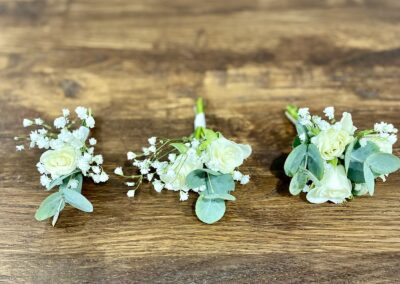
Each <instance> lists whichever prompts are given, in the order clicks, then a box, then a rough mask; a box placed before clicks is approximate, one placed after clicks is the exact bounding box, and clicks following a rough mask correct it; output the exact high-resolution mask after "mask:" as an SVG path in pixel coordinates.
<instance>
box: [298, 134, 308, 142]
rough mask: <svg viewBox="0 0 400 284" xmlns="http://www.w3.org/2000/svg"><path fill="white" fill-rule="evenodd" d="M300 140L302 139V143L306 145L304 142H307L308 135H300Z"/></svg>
mask: <svg viewBox="0 0 400 284" xmlns="http://www.w3.org/2000/svg"><path fill="white" fill-rule="evenodd" d="M299 139H300V141H301V142H302V143H304V142H305V141H306V134H305V133H301V134H300V135H299Z"/></svg>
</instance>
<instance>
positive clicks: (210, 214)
mask: <svg viewBox="0 0 400 284" xmlns="http://www.w3.org/2000/svg"><path fill="white" fill-rule="evenodd" d="M225 210H226V206H225V201H224V200H222V199H206V198H204V196H203V195H200V196H199V198H198V199H197V202H196V209H195V211H196V215H197V218H199V219H200V221H202V222H204V223H206V224H213V223H215V222H217V221H218V220H220V219H221V218H222V217H223V216H224V214H225Z"/></svg>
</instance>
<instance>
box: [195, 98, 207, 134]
mask: <svg viewBox="0 0 400 284" xmlns="http://www.w3.org/2000/svg"><path fill="white" fill-rule="evenodd" d="M195 111H196V118H195V131H194V137H195V138H196V139H200V138H201V133H202V131H203V128H204V127H205V113H204V102H203V98H201V97H200V98H198V99H197V101H196V108H195Z"/></svg>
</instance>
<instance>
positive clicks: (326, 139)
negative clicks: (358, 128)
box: [311, 128, 354, 161]
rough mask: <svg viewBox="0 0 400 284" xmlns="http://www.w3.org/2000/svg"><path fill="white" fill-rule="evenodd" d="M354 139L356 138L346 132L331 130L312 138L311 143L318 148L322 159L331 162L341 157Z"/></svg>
mask: <svg viewBox="0 0 400 284" xmlns="http://www.w3.org/2000/svg"><path fill="white" fill-rule="evenodd" d="M353 139H354V138H353V137H352V136H350V135H349V133H348V132H346V131H344V130H336V129H334V128H329V129H327V130H324V131H321V132H320V133H319V134H318V135H317V136H315V137H313V138H311V143H313V144H315V146H317V148H318V150H319V152H320V153H321V156H322V158H323V159H325V160H328V161H329V160H332V159H334V158H336V157H340V156H341V155H342V154H343V152H344V150H345V148H346V146H347V145H348V144H349V143H350V142H352V141H353Z"/></svg>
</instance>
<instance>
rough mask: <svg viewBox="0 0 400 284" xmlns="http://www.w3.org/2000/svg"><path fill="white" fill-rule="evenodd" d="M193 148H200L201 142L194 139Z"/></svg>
mask: <svg viewBox="0 0 400 284" xmlns="http://www.w3.org/2000/svg"><path fill="white" fill-rule="evenodd" d="M191 145H192V148H194V149H197V148H199V146H200V141H199V140H197V139H193V140H192V142H191Z"/></svg>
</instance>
